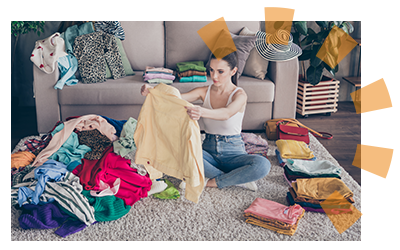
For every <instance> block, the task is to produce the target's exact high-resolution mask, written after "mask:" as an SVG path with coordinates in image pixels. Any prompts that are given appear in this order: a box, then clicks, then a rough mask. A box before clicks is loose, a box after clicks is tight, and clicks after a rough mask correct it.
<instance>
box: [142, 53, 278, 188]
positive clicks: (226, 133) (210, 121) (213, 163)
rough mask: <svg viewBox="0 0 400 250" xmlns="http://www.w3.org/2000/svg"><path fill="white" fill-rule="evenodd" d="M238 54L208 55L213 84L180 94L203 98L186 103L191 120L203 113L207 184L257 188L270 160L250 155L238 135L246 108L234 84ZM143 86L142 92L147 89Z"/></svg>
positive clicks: (198, 117) (244, 96)
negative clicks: (194, 103)
mask: <svg viewBox="0 0 400 250" xmlns="http://www.w3.org/2000/svg"><path fill="white" fill-rule="evenodd" d="M237 70H238V68H237V58H236V55H235V53H231V54H229V55H227V56H225V57H224V58H222V59H221V60H219V59H216V58H215V56H214V55H212V57H211V61H210V66H209V71H210V76H211V79H212V80H213V84H211V85H210V86H204V87H198V88H195V89H193V90H191V91H189V92H188V93H183V94H181V97H182V99H184V100H186V101H188V102H194V101H196V100H198V99H201V100H202V101H203V106H196V105H195V106H193V107H186V109H187V113H188V115H189V116H190V118H191V119H193V120H199V119H200V117H203V122H204V125H205V127H204V130H205V132H206V138H205V140H204V142H203V161H204V175H205V177H206V178H209V180H208V182H207V183H206V186H207V187H218V188H223V187H227V186H233V185H236V186H242V187H244V188H248V189H250V190H253V191H256V190H257V185H256V184H255V182H254V181H256V180H258V179H261V178H263V177H264V176H266V175H267V174H268V173H269V170H270V168H271V164H270V162H269V161H268V159H266V158H265V157H262V156H260V155H249V154H247V153H246V151H245V147H244V142H243V140H242V137H241V135H240V132H241V131H242V121H243V116H244V112H245V108H246V102H247V95H246V92H245V91H244V90H243V89H242V88H240V87H237V86H236V85H235V84H234V83H236V81H237ZM149 88H151V86H150V85H148V84H145V85H143V86H142V89H141V94H142V95H144V96H146V95H147V94H148V93H149Z"/></svg>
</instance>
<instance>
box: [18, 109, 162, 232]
mask: <svg viewBox="0 0 400 250" xmlns="http://www.w3.org/2000/svg"><path fill="white" fill-rule="evenodd" d="M135 126H136V120H135V119H134V118H131V117H130V118H129V119H128V120H114V119H110V118H108V117H104V116H99V115H85V116H80V117H70V118H67V121H65V122H57V123H56V125H55V127H54V128H53V129H52V130H51V131H50V132H49V133H48V134H46V135H44V136H43V137H42V138H41V139H31V140H27V141H26V142H25V143H24V146H23V147H21V148H20V151H18V152H15V153H14V154H12V156H11V159H12V160H11V167H12V175H11V176H12V178H11V185H12V187H11V201H12V205H16V207H19V208H21V209H22V214H21V216H20V217H19V222H20V226H21V227H22V228H24V229H29V228H41V229H45V228H55V227H59V226H60V228H59V229H57V230H56V234H58V235H60V236H62V237H65V236H67V235H69V234H72V233H75V232H77V231H80V230H82V229H84V228H85V227H87V226H89V225H91V224H93V223H96V222H102V221H111V220H116V219H119V218H121V217H122V216H124V215H126V214H127V213H128V212H129V210H130V209H131V207H132V206H133V204H134V203H135V202H137V201H138V200H140V199H141V198H144V197H147V196H148V195H149V194H153V193H156V192H161V191H163V189H165V188H166V186H167V184H165V183H164V182H162V183H163V184H164V185H160V183H161V181H154V182H152V180H150V178H149V175H148V173H147V172H146V169H145V168H144V167H143V166H138V165H136V164H135V163H134V162H133V161H131V159H129V158H130V157H131V158H132V153H133V154H134V151H135V150H136V146H135V143H134V141H133V133H134V131H135ZM151 191H152V192H151Z"/></svg>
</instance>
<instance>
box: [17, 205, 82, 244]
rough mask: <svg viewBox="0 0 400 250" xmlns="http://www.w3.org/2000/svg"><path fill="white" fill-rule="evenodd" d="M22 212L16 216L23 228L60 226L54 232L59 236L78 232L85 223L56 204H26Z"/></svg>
mask: <svg viewBox="0 0 400 250" xmlns="http://www.w3.org/2000/svg"><path fill="white" fill-rule="evenodd" d="M21 208H22V214H21V216H20V217H19V218H18V221H19V225H20V227H21V228H23V229H31V228H35V229H50V228H56V227H60V226H61V227H60V228H59V229H57V230H56V231H55V233H56V234H57V235H59V236H61V237H66V236H68V235H70V234H73V233H76V232H79V231H81V230H83V229H85V228H86V224H85V223H83V222H82V221H79V220H74V219H71V218H72V217H70V216H69V215H68V214H66V213H65V212H63V211H62V210H61V209H60V208H59V207H58V206H57V205H56V204H54V203H47V204H45V205H42V206H41V205H34V204H26V205H23V206H22V207H21Z"/></svg>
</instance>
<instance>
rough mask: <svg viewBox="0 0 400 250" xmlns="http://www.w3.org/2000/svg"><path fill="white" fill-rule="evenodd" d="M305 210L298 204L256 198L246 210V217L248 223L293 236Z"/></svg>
mask: <svg viewBox="0 0 400 250" xmlns="http://www.w3.org/2000/svg"><path fill="white" fill-rule="evenodd" d="M304 211H305V210H304V209H303V208H302V207H301V206H300V205H297V204H295V205H292V206H289V207H288V206H285V205H282V204H279V203H277V202H274V201H270V200H267V199H263V198H256V199H255V200H254V201H253V203H252V204H251V205H250V206H249V207H248V208H247V209H246V210H244V217H245V218H246V222H247V223H250V224H253V225H257V226H261V227H264V228H268V229H270V230H273V231H276V232H277V233H281V234H286V235H290V236H292V235H294V233H295V232H296V230H297V226H298V224H299V221H300V219H301V218H302V217H303V215H304Z"/></svg>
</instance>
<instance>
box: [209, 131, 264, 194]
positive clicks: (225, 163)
mask: <svg viewBox="0 0 400 250" xmlns="http://www.w3.org/2000/svg"><path fill="white" fill-rule="evenodd" d="M203 162H204V175H205V177H207V178H210V179H212V178H215V181H216V183H217V186H218V188H223V187H227V186H233V185H238V184H243V183H247V182H252V181H256V180H258V179H261V178H263V177H264V176H266V175H267V174H268V173H269V171H270V169H271V163H270V162H269V160H268V159H267V158H265V157H263V156H260V155H250V154H247V153H246V150H245V146H244V142H243V140H242V137H241V135H240V134H238V135H228V136H224V135H212V134H206V138H205V140H204V142H203Z"/></svg>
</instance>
